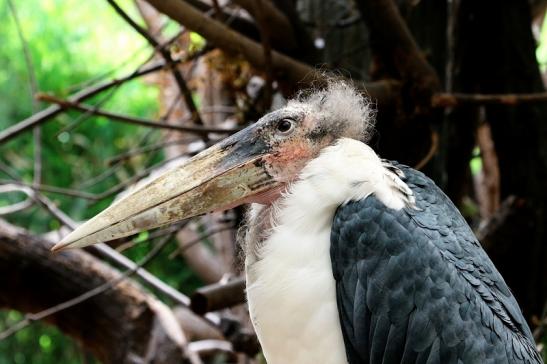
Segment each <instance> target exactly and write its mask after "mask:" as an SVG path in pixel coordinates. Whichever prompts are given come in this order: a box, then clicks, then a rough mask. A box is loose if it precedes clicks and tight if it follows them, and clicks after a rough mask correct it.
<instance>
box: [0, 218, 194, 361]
mask: <svg viewBox="0 0 547 364" xmlns="http://www.w3.org/2000/svg"><path fill="white" fill-rule="evenodd" d="M52 246H53V243H51V242H49V241H47V240H44V239H41V238H37V237H34V236H31V235H29V234H28V233H26V232H25V231H23V230H21V229H18V228H15V227H13V226H11V225H9V224H8V223H6V222H4V221H2V220H0V277H4V278H3V279H1V280H0V292H1V294H0V307H2V308H9V309H14V310H18V311H21V312H26V313H36V312H39V311H42V310H44V309H46V308H49V307H51V306H54V305H57V304H59V303H61V302H64V301H67V300H69V299H72V298H74V297H76V296H78V295H81V294H82V293H84V292H87V291H89V290H91V289H93V288H95V287H97V286H100V285H102V284H104V283H105V282H107V281H110V280H113V279H116V278H118V277H119V276H120V273H119V272H118V271H116V270H114V269H112V268H111V267H109V266H107V265H106V264H104V263H103V262H101V261H100V260H98V259H96V258H94V257H93V256H91V255H89V254H88V253H86V252H84V251H82V250H69V251H65V252H61V253H59V254H53V253H51V251H50V248H51V247H52ZM6 277H9V279H7V278H6ZM46 322H48V323H50V324H53V325H55V326H57V327H58V328H59V329H61V330H62V331H63V332H64V333H66V334H67V335H69V336H71V337H73V338H75V339H76V340H78V341H80V342H81V343H82V344H83V346H84V348H86V350H88V351H89V352H91V353H93V355H95V357H96V358H98V359H99V360H101V361H102V362H103V363H137V362H140V363H152V362H156V363H181V362H184V360H183V357H184V352H183V348H184V345H183V344H184V341H182V340H184V337H183V336H181V335H182V332H181V331H180V329H179V328H178V326H177V325H176V319H175V316H174V315H173V314H172V313H171V311H170V310H169V309H168V308H167V307H166V306H164V305H163V304H161V303H160V302H159V301H157V300H156V299H154V298H153V297H152V296H150V295H149V294H146V293H145V292H144V291H143V290H142V289H141V288H140V287H139V286H138V285H136V284H135V283H133V282H131V281H130V280H124V281H122V282H121V283H119V284H118V285H116V286H114V287H113V288H112V289H110V290H108V291H107V292H105V293H102V294H99V295H98V296H95V297H93V298H91V299H89V300H87V301H85V302H83V303H81V304H78V305H76V306H74V307H72V308H69V309H66V310H64V311H61V312H59V313H57V314H55V315H52V316H50V317H48V318H46ZM177 330H178V331H177ZM181 339H182V340H181Z"/></svg>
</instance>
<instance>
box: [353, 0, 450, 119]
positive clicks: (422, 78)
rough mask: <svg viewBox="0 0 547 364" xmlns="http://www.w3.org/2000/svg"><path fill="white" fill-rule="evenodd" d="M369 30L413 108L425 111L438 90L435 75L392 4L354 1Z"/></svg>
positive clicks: (380, 0)
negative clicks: (407, 88)
mask: <svg viewBox="0 0 547 364" xmlns="http://www.w3.org/2000/svg"><path fill="white" fill-rule="evenodd" d="M357 5H358V7H359V10H360V12H361V14H362V15H363V18H364V19H365V22H366V23H367V26H368V27H369V29H370V33H371V37H372V38H373V42H374V46H375V49H376V50H377V51H378V52H379V53H380V55H381V57H382V58H383V59H384V60H386V61H388V62H390V63H391V64H393V65H394V66H395V68H396V69H397V71H398V72H399V73H400V76H401V78H402V79H403V80H404V81H405V82H409V84H410V87H411V97H412V99H413V101H415V102H416V104H417V108H420V107H424V108H426V109H427V108H429V107H430V106H431V105H430V102H431V101H430V98H431V95H432V94H433V93H434V92H436V91H437V90H439V88H440V83H439V79H438V77H437V73H436V72H435V70H434V69H433V67H431V65H430V64H429V63H428V62H427V60H426V59H425V57H424V55H423V54H422V52H421V51H420V50H419V49H418V45H417V44H416V41H415V40H414V38H413V36H412V34H411V33H410V30H409V29H408V27H407V25H406V23H405V21H404V19H403V17H402V16H401V14H400V12H399V9H397V6H396V5H395V2H394V1H393V0H358V1H357Z"/></svg>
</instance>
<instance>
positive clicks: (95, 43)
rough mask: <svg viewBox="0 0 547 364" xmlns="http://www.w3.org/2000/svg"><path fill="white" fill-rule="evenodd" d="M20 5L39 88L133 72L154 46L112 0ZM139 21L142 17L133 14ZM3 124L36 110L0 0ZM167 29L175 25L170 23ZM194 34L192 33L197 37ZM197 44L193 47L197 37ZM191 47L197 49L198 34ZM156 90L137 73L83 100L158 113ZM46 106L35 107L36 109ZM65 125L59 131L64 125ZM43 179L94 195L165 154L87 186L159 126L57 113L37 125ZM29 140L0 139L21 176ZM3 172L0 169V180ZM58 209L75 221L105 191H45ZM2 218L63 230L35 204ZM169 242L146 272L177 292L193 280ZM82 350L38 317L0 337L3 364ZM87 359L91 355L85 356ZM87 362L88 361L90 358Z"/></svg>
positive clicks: (153, 137)
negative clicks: (172, 256)
mask: <svg viewBox="0 0 547 364" xmlns="http://www.w3.org/2000/svg"><path fill="white" fill-rule="evenodd" d="M12 1H13V3H14V4H15V6H16V8H17V12H18V15H19V19H20V21H21V25H22V28H23V32H24V35H25V38H26V40H27V42H28V47H29V50H30V55H31V57H32V60H33V68H34V71H35V74H36V79H37V83H38V87H39V90H40V91H41V92H47V93H51V94H54V95H56V96H59V97H63V98H65V97H67V96H68V95H70V94H73V93H75V92H77V91H78V90H81V89H82V88H85V87H88V86H89V85H90V83H89V82H88V81H89V80H92V83H91V84H96V83H100V82H103V81H106V80H110V79H112V78H114V77H117V76H122V75H126V74H129V73H131V72H132V71H133V70H134V69H136V68H137V67H138V66H139V65H140V64H142V63H144V62H145V61H146V59H147V58H148V56H149V55H150V53H151V49H150V48H149V47H148V45H147V43H146V41H144V40H143V39H142V38H141V37H140V36H139V35H138V34H137V33H136V32H135V31H134V30H133V29H132V28H131V27H129V26H128V25H127V24H126V23H125V22H124V21H123V20H122V19H121V18H120V17H119V16H117V15H116V14H115V13H114V12H113V11H112V9H111V8H110V7H109V5H108V4H107V2H106V1H90V2H85V1H84V2H82V1H77V0H25V1H18V0H12ZM119 3H120V5H121V6H122V7H123V8H124V9H125V10H126V11H127V12H128V13H129V14H130V15H131V16H132V17H133V18H134V19H140V18H139V15H138V13H137V11H136V9H135V8H134V3H133V1H131V0H123V1H122V0H120V1H119ZM139 21H140V20H139ZM0 22H1V24H2V26H1V27H0V39H2V47H0V130H4V129H6V128H8V127H9V126H10V125H13V124H15V123H17V122H19V121H20V120H23V119H24V118H26V117H28V116H30V115H32V114H33V110H32V102H31V97H30V95H31V92H30V88H29V75H28V72H27V67H26V65H25V59H24V56H23V48H22V45H21V42H20V40H19V37H18V35H17V30H16V27H15V23H14V21H13V18H12V15H11V13H10V10H9V7H8V3H7V0H0ZM167 32H168V33H169V34H174V33H175V32H176V29H175V27H174V26H173V24H169V25H168V27H167ZM194 38H195V37H194ZM194 43H195V44H194ZM194 43H193V44H194V46H195V47H199V46H200V39H199V38H196V39H195V41H194ZM157 98H158V91H157V89H156V88H155V87H154V86H151V85H149V84H147V83H146V82H145V81H143V80H142V79H139V80H135V81H132V82H129V83H126V84H124V85H123V86H121V87H119V88H116V89H112V91H107V92H105V93H103V94H101V95H98V96H97V97H94V98H92V99H89V100H87V101H86V103H87V104H91V105H93V104H96V103H101V108H103V109H106V110H113V111H115V112H117V113H123V114H128V115H135V116H138V117H144V118H152V119H153V118H157V117H158V109H157ZM47 106H49V105H47V104H42V105H40V108H45V107H47ZM66 127H70V129H69V130H66V131H63V128H66ZM42 134H43V136H42V154H43V177H42V183H43V184H45V185H51V186H62V187H66V188H72V189H75V190H79V191H85V192H88V193H100V192H103V191H106V190H108V189H109V188H112V187H113V186H115V185H116V184H118V183H120V182H123V181H126V180H127V179H128V178H130V177H131V176H133V175H135V174H136V173H137V172H140V171H142V170H143V169H144V168H146V167H149V166H151V165H153V164H155V163H157V162H159V161H161V160H162V159H163V155H162V153H161V152H157V153H152V154H150V155H144V156H137V157H135V158H132V159H131V160H130V161H129V162H128V163H126V164H124V165H123V166H121V167H120V168H117V169H116V170H115V172H114V173H112V175H111V176H109V177H107V178H105V179H104V180H102V181H101V182H99V183H97V184H94V185H93V186H90V187H86V186H85V185H86V183H87V182H88V181H89V180H90V179H92V178H93V177H96V176H98V175H100V174H101V173H102V172H104V171H105V170H106V169H107V168H108V165H107V161H108V159H109V158H111V157H113V156H115V155H117V154H119V153H122V152H125V151H127V150H128V149H131V148H134V147H136V146H138V145H139V144H140V143H142V144H144V142H143V141H145V142H146V144H149V143H154V142H157V141H159V140H160V139H161V133H160V132H159V131H157V130H149V129H147V128H143V127H138V126H135V125H130V124H122V123H118V122H113V121H111V120H107V119H105V118H102V117H89V118H82V114H81V113H79V112H68V113H64V114H62V115H59V116H58V117H56V118H55V119H53V120H50V121H48V122H47V123H45V124H43V127H42ZM33 153H34V143H33V138H32V132H30V131H27V132H25V133H23V134H21V135H20V136H18V137H17V138H14V139H13V140H11V141H10V142H8V143H5V144H3V145H0V162H2V164H5V165H8V166H10V168H11V169H12V170H13V171H15V172H16V173H17V175H18V178H20V179H21V180H23V181H25V182H32V179H33ZM6 179H10V176H9V175H8V174H6V173H5V172H3V171H2V169H1V168H0V180H6ZM45 194H46V195H47V196H48V197H49V198H51V199H52V200H53V201H54V202H55V203H56V204H57V205H58V206H59V207H60V208H61V209H62V210H63V211H65V212H66V213H67V214H69V215H70V216H71V217H73V218H75V219H77V220H78V219H86V218H89V217H91V216H93V215H95V214H96V213H97V212H99V211H100V210H102V209H103V208H105V207H106V206H107V205H108V204H110V202H111V200H112V197H111V198H107V199H104V200H101V201H99V202H93V201H88V200H85V199H81V198H75V197H69V196H64V195H60V194H53V193H45ZM24 198H25V196H24V195H23V194H21V193H7V194H0V206H5V205H9V204H12V203H14V202H16V201H21V200H23V199H24ZM7 218H8V220H9V221H10V222H12V223H14V224H16V225H19V226H22V227H24V228H26V229H29V230H31V231H34V232H36V233H43V232H46V231H50V230H54V229H57V228H59V227H60V224H59V222H58V221H56V220H55V219H53V218H52V217H51V216H50V215H49V214H47V213H46V212H45V211H43V210H42V209H41V208H39V207H33V208H31V209H27V210H25V211H23V212H20V213H17V214H14V215H10V216H8V217H7ZM147 237H148V235H147V233H144V234H142V235H140V236H139V237H138V238H137V240H139V239H140V241H141V243H138V244H136V245H135V247H133V248H131V249H129V250H128V252H127V255H128V256H129V257H130V258H131V259H134V260H139V259H142V258H143V257H144V256H145V255H146V254H147V253H148V252H149V250H150V247H151V244H150V243H149V242H144V241H145V240H146V238H147ZM174 249H175V245H173V244H171V245H169V246H168V247H167V248H166V249H164V251H163V252H162V253H161V254H160V256H159V257H158V258H156V259H155V260H154V261H152V262H151V263H150V265H149V266H148V267H147V268H149V269H150V271H151V272H152V273H154V274H156V275H158V276H159V277H160V278H161V279H164V280H165V281H166V282H167V283H169V284H172V285H173V286H174V287H177V288H179V289H181V290H184V291H186V292H189V290H192V289H193V288H194V287H196V286H198V285H199V284H200V282H199V281H197V279H196V278H195V277H194V276H193V275H192V274H191V272H190V271H189V270H188V269H185V266H184V263H183V262H182V260H181V259H170V258H169V255H170V254H172V253H173V251H174ZM21 318H22V315H21V314H20V313H18V312H16V311H0V331H2V330H4V329H5V328H6V327H8V326H9V325H11V324H13V323H14V322H16V321H18V320H20V319H21ZM82 361H83V354H82V352H81V349H80V347H79V345H78V344H77V343H75V342H73V341H72V340H70V339H69V338H67V337H65V336H64V335H63V334H62V333H60V332H59V331H58V330H57V329H55V328H54V327H51V326H49V325H47V324H42V323H36V324H33V325H31V326H30V327H28V328H26V329H24V330H22V331H20V332H18V333H17V334H15V335H13V336H12V337H10V338H9V339H6V340H3V341H0V364H3V363H17V364H19V363H36V364H40V363H44V364H47V363H79V362H82ZM87 362H89V360H88V361H87ZM92 362H93V361H92Z"/></svg>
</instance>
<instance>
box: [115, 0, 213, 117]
mask: <svg viewBox="0 0 547 364" xmlns="http://www.w3.org/2000/svg"><path fill="white" fill-rule="evenodd" d="M106 1H107V2H108V3H109V4H110V5H111V6H112V8H113V9H114V10H115V11H116V13H118V15H120V16H121V17H122V19H123V20H125V21H126V22H127V23H128V24H129V25H130V26H131V27H132V28H133V29H135V30H136V31H137V33H139V34H140V35H141V36H142V37H143V38H144V39H146V41H147V42H148V43H150V45H151V46H152V47H154V49H156V50H157V51H158V52H159V53H160V55H161V56H162V57H163V59H164V60H165V62H166V63H167V64H168V65H169V69H170V70H171V72H172V73H173V77H174V78H175V81H176V83H177V85H178V87H179V90H180V93H181V94H182V97H183V98H184V101H185V102H186V106H187V107H188V110H190V113H191V115H192V120H193V121H194V122H195V123H196V124H198V125H203V121H202V120H201V116H200V115H199V111H198V109H197V107H196V104H195V103H194V99H193V98H192V93H191V91H190V89H189V88H188V85H186V81H185V80H184V77H183V76H182V74H181V73H180V70H179V69H178V68H177V67H176V66H175V62H174V61H173V57H171V53H170V52H169V50H168V49H166V48H165V47H162V46H161V45H160V43H159V42H158V41H157V40H156V39H154V37H152V35H150V34H149V33H148V32H147V31H146V30H145V29H144V28H142V27H141V26H140V25H138V24H137V23H136V22H135V21H134V20H133V19H131V17H130V16H129V15H127V13H126V12H124V11H123V9H122V8H120V7H119V6H118V4H117V3H116V2H115V1H114V0H106Z"/></svg>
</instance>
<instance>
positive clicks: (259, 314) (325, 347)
mask: <svg viewBox="0 0 547 364" xmlns="http://www.w3.org/2000/svg"><path fill="white" fill-rule="evenodd" d="M372 193H374V194H375V195H376V196H377V197H378V198H379V199H380V200H381V201H382V202H383V203H384V204H385V205H386V206H387V207H389V208H392V209H401V208H403V207H405V206H407V205H409V204H413V202H414V201H413V197H412V192H411V191H410V189H409V188H408V186H406V184H405V183H404V182H403V181H401V179H400V178H399V176H398V175H397V173H396V172H393V171H392V170H390V169H388V168H386V167H385V166H384V165H383V162H382V161H381V160H380V159H379V158H378V156H377V155H376V154H375V153H374V151H373V150H372V149H371V148H370V147H368V146H367V145H366V144H363V143H361V142H359V141H356V140H352V139H340V140H339V141H338V142H337V143H336V144H335V145H333V146H330V147H327V148H325V149H324V150H323V151H322V153H321V154H320V155H319V156H318V157H317V158H315V159H314V160H312V161H311V162H309V163H308V165H306V167H305V168H304V169H303V170H302V172H301V174H300V176H299V179H298V180H297V181H296V182H294V183H293V184H292V185H291V186H290V187H289V188H288V191H287V192H286V193H285V194H284V195H283V196H282V197H281V198H279V199H278V200H277V201H276V202H274V203H273V204H272V205H270V206H263V205H257V204H254V205H252V206H251V209H250V212H249V222H248V232H247V234H246V237H245V240H246V242H245V243H246V251H247V257H246V262H245V265H246V274H247V297H248V302H249V309H250V312H251V319H252V321H253V325H254V327H255V329H256V332H257V335H258V338H259V340H260V342H261V344H262V348H263V352H264V355H265V357H266V360H267V361H268V363H269V364H291V363H294V364H308V363H309V364H317V363H322V364H342V363H346V362H347V359H346V353H345V349H344V342H343V337H342V331H341V328H340V322H339V319H338V309H337V305H336V286H335V281H334V278H333V275H332V267H331V260H330V231H331V225H332V220H333V217H334V213H335V212H336V209H337V208H338V206H340V205H342V204H344V203H346V202H348V201H351V200H361V199H364V198H366V197H367V196H369V195H370V194H372Z"/></svg>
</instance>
